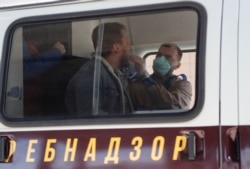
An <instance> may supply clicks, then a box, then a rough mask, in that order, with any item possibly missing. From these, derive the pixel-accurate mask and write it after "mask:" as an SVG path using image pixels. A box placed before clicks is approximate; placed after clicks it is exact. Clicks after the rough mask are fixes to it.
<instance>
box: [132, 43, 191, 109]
mask: <svg viewBox="0 0 250 169" xmlns="http://www.w3.org/2000/svg"><path fill="white" fill-rule="evenodd" d="M181 58H182V51H181V50H180V48H179V47H178V46H177V45H176V44H172V43H165V44H162V45H161V46H160V48H159V50H158V53H157V55H156V58H155V60H154V61H153V70H154V73H153V74H152V75H151V76H149V77H146V78H143V79H136V80H134V81H132V82H131V83H130V85H129V90H130V95H131V99H132V102H133V105H134V109H135V110H166V109H186V108H189V106H190V102H191V97H192V87H191V84H190V82H189V81H187V78H186V76H185V75H184V74H182V75H179V76H176V75H174V74H173V72H174V70H176V69H178V68H180V66H181V63H180V61H181Z"/></svg>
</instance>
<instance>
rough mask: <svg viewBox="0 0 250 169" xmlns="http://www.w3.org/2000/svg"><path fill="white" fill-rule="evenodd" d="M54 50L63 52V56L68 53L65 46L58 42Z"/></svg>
mask: <svg viewBox="0 0 250 169" xmlns="http://www.w3.org/2000/svg"><path fill="white" fill-rule="evenodd" d="M54 48H56V49H57V50H59V51H60V52H61V54H65V53H66V49H65V47H64V45H63V44H62V43H61V42H56V43H55V44H54Z"/></svg>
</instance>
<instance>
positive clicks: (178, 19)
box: [5, 9, 198, 118]
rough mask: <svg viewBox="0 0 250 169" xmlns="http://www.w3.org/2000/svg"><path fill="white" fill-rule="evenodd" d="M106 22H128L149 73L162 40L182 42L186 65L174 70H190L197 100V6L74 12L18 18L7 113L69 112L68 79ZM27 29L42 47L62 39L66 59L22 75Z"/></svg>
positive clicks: (32, 115)
mask: <svg viewBox="0 0 250 169" xmlns="http://www.w3.org/2000/svg"><path fill="white" fill-rule="evenodd" d="M106 22H119V23H122V24H123V25H125V26H126V28H127V33H128V37H129V39H130V43H131V46H132V47H131V54H134V55H137V56H140V57H142V58H144V59H145V61H146V70H147V72H148V73H149V74H152V72H153V70H152V63H153V60H154V58H155V53H156V52H157V50H158V48H159V46H160V45H161V44H162V43H165V42H170V43H176V44H177V45H178V46H179V47H180V48H181V50H182V51H183V58H182V61H181V63H182V66H181V68H180V69H178V70H176V71H175V72H174V73H175V74H177V75H178V74H186V75H187V77H188V80H189V81H190V82H191V84H192V88H193V96H192V103H191V106H190V109H191V108H192V107H193V105H194V104H195V91H196V90H195V77H196V46H197V34H198V15H197V13H196V12H195V11H192V10H190V9H186V10H176V11H159V12H157V11H154V12H150V13H141V14H140V13H137V14H129V15H121V16H108V17H102V18H98V19H97V18H87V19H86V18H83V19H77V20H75V19H73V18H72V21H68V20H67V21H61V20H60V21H58V22H53V23H50V22H39V23H37V22H35V23H32V22H30V23H26V24H25V25H22V24H20V26H19V27H18V28H17V29H15V30H14V32H13V36H12V41H11V44H10V55H9V62H8V65H9V71H8V72H7V74H8V75H7V76H8V80H7V85H6V105H5V114H6V116H7V117H8V118H24V117H25V118H35V117H37V118H39V117H48V118H50V117H51V116H54V117H64V116H68V113H67V109H66V106H65V92H66V89H67V84H68V82H69V81H70V79H71V78H72V77H73V76H74V74H75V73H76V72H77V71H78V70H79V69H80V67H81V66H83V65H84V64H85V63H86V62H88V61H89V60H90V59H91V58H93V55H94V47H93V44H92V40H91V34H92V31H93V29H94V28H95V27H96V26H97V25H98V24H99V23H106ZM104 29H105V28H104ZM26 30H28V34H29V36H30V38H31V39H32V43H33V44H34V45H35V46H36V47H37V48H38V49H39V52H40V53H43V52H46V51H48V50H50V49H51V48H52V47H53V45H54V44H55V43H56V42H61V43H62V44H63V45H64V46H65V49H66V54H64V55H63V59H62V60H60V61H58V62H57V63H56V64H54V65H53V66H51V67H50V68H49V69H47V70H46V71H43V72H42V73H39V74H37V75H36V76H35V77H32V78H29V79H25V78H24V76H25V75H24V71H23V70H24V61H23V58H24V56H23V55H24V52H23V51H24V49H23V46H24V45H23V43H27V42H25V39H24V37H23V33H24V32H25V31H26ZM28 47H29V46H28ZM43 62H50V60H43ZM100 73H101V72H100ZM13 105H15V106H13ZM168 111H171V110H168ZM168 111H159V112H164V113H166V112H168ZM177 112H178V111H177ZM138 113H140V112H138ZM143 113H152V111H143Z"/></svg>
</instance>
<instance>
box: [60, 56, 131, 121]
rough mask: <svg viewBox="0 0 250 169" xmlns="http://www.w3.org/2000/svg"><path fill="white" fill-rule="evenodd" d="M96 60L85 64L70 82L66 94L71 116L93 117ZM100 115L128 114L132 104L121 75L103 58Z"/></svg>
mask: <svg viewBox="0 0 250 169" xmlns="http://www.w3.org/2000/svg"><path fill="white" fill-rule="evenodd" d="M94 70H95V59H92V60H90V61H89V62H87V63H86V64H84V65H83V66H82V67H81V68H80V69H79V71H78V72H77V73H76V74H75V75H74V76H73V78H72V79H71V80H70V82H69V84H68V87H67V92H66V98H65V102H66V106H67V109H68V111H69V114H70V115H74V114H77V115H83V116H84V115H91V114H92V106H93V104H92V101H93V88H94V87H93V86H94V84H93V81H94ZM98 100H99V111H98V112H99V113H98V114H99V115H113V114H127V113H131V112H132V104H131V101H130V98H129V95H128V92H127V89H126V87H125V86H124V85H123V82H122V81H121V78H120V76H119V73H115V71H114V69H113V68H112V67H111V66H110V64H109V63H108V62H107V61H106V60H105V59H103V58H101V66H100V85H99V99H98Z"/></svg>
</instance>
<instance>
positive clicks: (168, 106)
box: [4, 9, 200, 120]
mask: <svg viewBox="0 0 250 169" xmlns="http://www.w3.org/2000/svg"><path fill="white" fill-rule="evenodd" d="M74 17H75V15H73V16H72V19H71V20H69V17H68V18H67V20H63V19H62V18H60V19H59V20H58V21H57V22H55V21H54V20H55V19H54V20H53V22H50V21H48V20H46V21H43V20H42V19H40V20H38V21H36V22H34V20H29V19H28V18H27V19H26V20H25V19H24V20H20V22H17V23H18V25H15V29H13V30H14V31H13V32H12V36H11V37H12V39H11V41H10V42H11V43H10V44H9V46H10V47H9V49H10V51H9V59H8V71H7V74H6V77H7V83H6V87H5V93H6V94H5V110H4V116H5V117H7V118H11V119H28V120H32V119H75V118H85V117H93V116H94V117H96V118H97V117H103V116H115V117H117V116H119V117H120V116H121V117H124V116H127V115H129V116H133V115H135V116H137V115H138V114H154V115H155V116H157V115H159V114H161V115H162V114H165V115H168V114H171V113H178V112H180V113H183V112H187V111H190V110H191V109H192V108H194V105H195V102H196V100H195V99H196V98H195V96H196V95H197V94H199V93H198V91H197V90H196V86H195V85H196V80H198V79H196V77H198V76H197V75H196V73H197V72H196V65H197V63H196V57H199V53H196V52H185V50H186V49H188V50H193V51H196V50H197V49H199V46H196V45H197V44H198V45H199V43H197V40H199V39H198V37H200V36H198V32H199V31H198V29H199V28H198V20H199V18H198V15H197V13H196V12H195V11H194V10H192V9H180V10H178V9H175V10H171V11H168V10H162V11H158V12H157V11H154V12H152V11H151V12H148V13H146V12H145V11H144V12H142V13H140V12H136V13H135V14H131V13H130V14H123V15H121V14H119V15H116V16H114V15H113V16H100V17H98V19H96V18H91V17H90V18H84V17H83V16H82V19H79V18H81V16H79V17H77V18H74ZM142 23H143V24H142ZM187 46H188V48H187ZM161 47H163V48H162V49H161V51H158V49H159V48H161ZM156 51H158V52H157V53H153V54H152V55H148V56H147V57H146V68H145V70H146V71H142V72H141V71H140V70H142V69H141V68H143V67H140V66H143V64H139V62H137V61H139V60H140V61H142V60H143V57H144V55H145V54H147V53H149V52H156ZM180 53H183V54H182V56H180ZM156 55H157V58H158V59H157V63H155V56H156ZM132 57H135V58H137V59H135V58H134V59H135V60H133V58H132ZM180 57H182V59H180ZM136 60H137V61H136ZM180 60H181V61H180ZM180 63H181V64H180ZM154 64H156V65H154ZM166 65H168V66H167V68H166ZM152 67H154V70H153V69H152ZM155 69H157V71H155ZM167 69H168V70H167ZM157 73H158V74H157ZM174 74H175V75H179V74H185V75H186V77H187V78H186V77H184V76H172V75H174ZM169 75H171V81H168V80H169V78H170V76H169ZM167 83H168V84H167ZM134 86H135V87H134ZM158 104H159V105H158Z"/></svg>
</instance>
